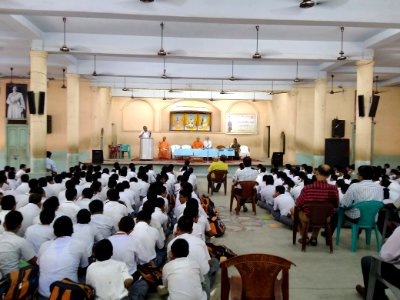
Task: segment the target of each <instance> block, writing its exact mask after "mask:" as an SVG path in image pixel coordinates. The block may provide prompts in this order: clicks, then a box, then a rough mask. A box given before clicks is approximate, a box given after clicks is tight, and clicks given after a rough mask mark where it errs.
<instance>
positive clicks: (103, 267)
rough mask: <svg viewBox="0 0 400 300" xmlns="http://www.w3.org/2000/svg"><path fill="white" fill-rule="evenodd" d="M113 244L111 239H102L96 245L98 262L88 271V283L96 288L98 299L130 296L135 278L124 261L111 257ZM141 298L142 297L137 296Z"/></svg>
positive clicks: (126, 297)
mask: <svg viewBox="0 0 400 300" xmlns="http://www.w3.org/2000/svg"><path fill="white" fill-rule="evenodd" d="M112 254H113V246H112V244H111V242H110V241H109V240H106V239H104V240H101V241H100V242H98V243H97V244H96V245H95V247H94V256H95V258H96V262H94V263H92V264H91V265H90V266H89V267H88V269H87V273H86V283H87V284H89V285H91V286H92V287H94V289H95V290H96V299H107V300H119V299H135V298H131V297H129V298H128V295H129V291H128V289H129V288H131V286H132V284H133V278H132V276H131V275H130V274H129V272H128V267H127V266H126V264H125V263H124V262H121V261H117V260H114V259H111V256H112ZM137 299H140V298H137Z"/></svg>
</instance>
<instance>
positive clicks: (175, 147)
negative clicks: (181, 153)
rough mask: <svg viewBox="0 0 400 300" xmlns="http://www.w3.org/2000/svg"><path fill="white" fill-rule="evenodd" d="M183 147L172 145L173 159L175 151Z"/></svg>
mask: <svg viewBox="0 0 400 300" xmlns="http://www.w3.org/2000/svg"><path fill="white" fill-rule="evenodd" d="M180 148H181V146H179V145H171V157H174V150H175V149H180Z"/></svg>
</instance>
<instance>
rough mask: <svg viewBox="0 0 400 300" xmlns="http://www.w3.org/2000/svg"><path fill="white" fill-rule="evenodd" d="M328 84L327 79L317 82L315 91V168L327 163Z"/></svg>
mask: <svg viewBox="0 0 400 300" xmlns="http://www.w3.org/2000/svg"><path fill="white" fill-rule="evenodd" d="M326 93H327V82H326V80H325V79H318V80H316V81H315V89H314V136H313V164H314V167H316V166H318V165H320V164H322V163H324V161H325V109H326V104H325V101H326Z"/></svg>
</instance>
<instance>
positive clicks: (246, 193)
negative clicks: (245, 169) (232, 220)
mask: <svg viewBox="0 0 400 300" xmlns="http://www.w3.org/2000/svg"><path fill="white" fill-rule="evenodd" d="M239 184H240V186H241V187H242V189H241V193H240V194H238V193H235V188H234V187H232V191H231V203H230V211H232V205H233V199H236V201H237V206H236V209H235V210H236V214H237V215H238V214H239V212H240V203H241V201H242V200H247V199H251V203H252V206H253V213H254V215H255V214H256V202H257V190H256V189H255V188H254V187H255V186H256V185H257V181H240V182H239Z"/></svg>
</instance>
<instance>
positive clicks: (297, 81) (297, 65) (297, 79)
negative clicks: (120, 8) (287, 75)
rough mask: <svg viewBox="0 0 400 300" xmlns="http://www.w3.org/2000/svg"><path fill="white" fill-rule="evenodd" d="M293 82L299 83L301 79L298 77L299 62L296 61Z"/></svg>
mask: <svg viewBox="0 0 400 300" xmlns="http://www.w3.org/2000/svg"><path fill="white" fill-rule="evenodd" d="M293 82H294V83H299V82H301V79H300V78H299V62H298V61H296V77H295V78H294V79H293Z"/></svg>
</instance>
